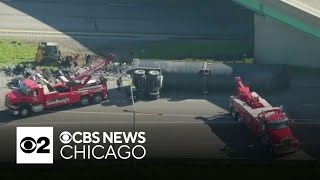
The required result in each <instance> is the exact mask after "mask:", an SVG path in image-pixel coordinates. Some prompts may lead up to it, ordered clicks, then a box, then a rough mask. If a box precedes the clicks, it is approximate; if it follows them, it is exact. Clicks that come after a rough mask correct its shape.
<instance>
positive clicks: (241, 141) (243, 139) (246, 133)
mask: <svg viewBox="0 0 320 180" xmlns="http://www.w3.org/2000/svg"><path fill="white" fill-rule="evenodd" d="M196 119H197V120H201V121H203V122H204V123H205V124H207V125H208V127H210V129H211V131H212V132H213V133H214V134H215V135H216V136H218V137H219V138H220V139H221V140H222V141H223V142H224V144H225V147H224V148H222V149H221V150H220V151H221V152H222V153H225V154H226V155H227V156H229V157H230V158H245V159H261V160H268V159H272V155H270V154H269V153H267V151H266V150H265V148H264V146H263V145H262V144H261V143H260V141H259V139H257V138H256V137H255V136H254V134H252V133H251V132H250V130H249V129H246V128H244V127H240V125H239V124H237V123H232V122H231V123H219V122H225V120H226V119H230V115H229V114H228V115H223V116H220V117H213V118H207V117H201V116H199V117H196ZM212 122H216V123H212Z"/></svg>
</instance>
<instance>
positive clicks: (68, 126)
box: [0, 89, 320, 161]
mask: <svg viewBox="0 0 320 180" xmlns="http://www.w3.org/2000/svg"><path fill="white" fill-rule="evenodd" d="M110 91H111V95H110V98H109V99H108V100H107V101H105V102H103V103H101V104H99V105H92V106H88V107H73V106H67V107H63V108H58V109H53V110H50V111H46V112H43V113H40V114H36V115H33V116H31V117H28V118H25V119H15V118H13V117H11V116H9V115H8V113H7V112H5V111H1V112H0V114H1V116H0V117H1V120H0V142H1V144H2V145H5V147H7V148H1V149H0V160H1V161H12V160H14V158H15V150H14V148H15V127H17V126H53V127H54V134H55V136H58V134H60V133H61V132H62V131H66V130H67V131H70V132H74V131H90V132H93V131H100V132H103V131H105V132H110V131H126V132H127V131H133V113H132V106H131V104H130V102H129V101H128V100H127V97H126V96H125V94H124V92H123V91H122V92H117V91H116V90H115V89H112V90H110ZM163 96H164V98H162V99H159V100H157V101H139V102H137V103H136V112H137V114H136V131H144V132H146V137H147V142H146V144H145V147H146V149H147V157H149V158H191V159H192V158H196V159H199V158H200V159H201V158H203V159H208V158H217V159H221V158H222V159H225V158H226V159H230V158H232V159H275V160H280V159H281V160H310V159H318V158H319V157H320V156H319V151H318V149H319V148H320V144H319V143H318V138H317V137H319V135H320V133H319V132H320V122H319V121H317V120H312V119H295V122H296V124H295V129H294V133H295V135H296V136H297V137H298V139H299V140H300V142H301V145H302V147H301V150H300V151H299V152H297V153H294V154H289V155H285V156H276V157H272V156H270V155H269V154H268V153H267V152H266V151H265V149H264V147H263V146H262V145H261V144H260V142H259V141H258V140H257V139H256V138H255V136H254V135H253V134H251V133H250V131H249V130H248V129H245V128H243V127H240V126H239V125H238V123H237V122H235V121H234V120H233V119H231V118H230V115H229V113H228V111H227V110H226V109H227V108H226V105H227V101H228V99H227V98H226V97H228V94H224V95H212V96H209V97H207V98H205V97H202V96H200V95H199V96H197V95H195V96H193V95H190V96H185V95H177V96H175V98H172V97H170V96H167V97H166V95H163ZM55 140H56V141H55V142H54V143H55V144H57V145H55V148H56V150H55V151H56V152H57V151H58V149H59V147H60V145H61V143H60V142H58V138H56V139H55ZM56 158H57V159H59V157H58V156H56Z"/></svg>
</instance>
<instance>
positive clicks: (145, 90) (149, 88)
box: [129, 67, 163, 99]
mask: <svg viewBox="0 0 320 180" xmlns="http://www.w3.org/2000/svg"><path fill="white" fill-rule="evenodd" d="M129 73H130V74H131V76H132V83H133V84H134V86H135V92H134V94H135V96H136V98H138V99H144V98H147V99H158V98H159V97H160V89H161V88H162V81H163V76H162V70H161V68H148V67H139V68H135V69H132V70H131V71H129Z"/></svg>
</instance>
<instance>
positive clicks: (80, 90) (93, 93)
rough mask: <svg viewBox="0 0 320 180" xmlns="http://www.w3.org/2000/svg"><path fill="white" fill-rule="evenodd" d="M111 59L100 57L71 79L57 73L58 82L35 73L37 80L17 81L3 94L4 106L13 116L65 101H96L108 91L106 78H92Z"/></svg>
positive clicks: (87, 102)
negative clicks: (10, 89) (16, 86)
mask: <svg viewBox="0 0 320 180" xmlns="http://www.w3.org/2000/svg"><path fill="white" fill-rule="evenodd" d="M114 58H115V56H114V55H113V54H111V55H109V56H108V57H107V58H106V59H100V60H99V61H98V62H97V63H96V64H95V65H94V66H91V67H90V68H89V69H87V70H86V71H84V72H83V73H80V74H79V75H78V76H76V77H74V78H71V77H69V76H65V75H64V76H63V75H62V76H60V77H59V79H60V82H61V83H58V84H49V82H48V81H47V80H45V79H43V78H42V76H41V75H38V77H39V78H40V83H37V82H35V81H33V80H31V79H25V80H22V81H20V82H19V87H18V89H16V90H13V91H11V92H9V93H8V94H6V97H5V106H6V108H7V109H8V110H9V112H11V113H12V114H14V115H19V116H21V117H26V116H28V115H29V114H30V113H32V112H40V111H43V110H44V109H49V108H53V107H57V106H62V105H66V104H75V103H80V104H81V105H83V106H86V105H89V104H90V103H91V102H92V103H100V102H101V101H102V100H103V98H105V97H106V96H107V94H108V92H107V85H106V80H105V79H104V78H103V76H102V75H100V76H99V77H98V78H97V77H96V78H92V77H93V74H94V73H97V72H98V71H99V70H101V69H102V68H103V67H105V66H106V65H108V64H109V62H110V61H112V60H113V59H114Z"/></svg>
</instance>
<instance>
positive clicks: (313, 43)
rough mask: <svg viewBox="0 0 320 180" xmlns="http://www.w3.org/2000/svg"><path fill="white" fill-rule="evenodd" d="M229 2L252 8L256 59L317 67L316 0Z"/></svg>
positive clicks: (319, 20) (319, 27)
mask: <svg viewBox="0 0 320 180" xmlns="http://www.w3.org/2000/svg"><path fill="white" fill-rule="evenodd" d="M233 1H235V2H236V3H238V4H240V5H242V6H245V7H247V8H249V9H251V10H253V11H255V20H254V27H255V60H256V62H258V63H272V64H274V63H276V64H290V65H298V66H307V67H320V59H319V57H320V51H319V49H320V1H318V0H280V1H279V0H233Z"/></svg>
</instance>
